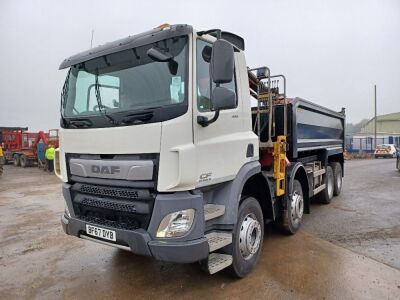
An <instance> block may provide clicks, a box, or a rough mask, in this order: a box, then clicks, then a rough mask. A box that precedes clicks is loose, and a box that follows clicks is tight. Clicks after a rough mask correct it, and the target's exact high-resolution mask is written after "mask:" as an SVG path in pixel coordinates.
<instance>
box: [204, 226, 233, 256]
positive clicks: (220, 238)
mask: <svg viewBox="0 0 400 300" xmlns="http://www.w3.org/2000/svg"><path fill="white" fill-rule="evenodd" d="M206 238H207V241H208V246H209V248H210V252H214V251H215V250H218V249H221V248H222V247H225V246H227V245H229V244H231V243H232V233H227V232H220V231H213V232H210V233H208V234H206Z"/></svg>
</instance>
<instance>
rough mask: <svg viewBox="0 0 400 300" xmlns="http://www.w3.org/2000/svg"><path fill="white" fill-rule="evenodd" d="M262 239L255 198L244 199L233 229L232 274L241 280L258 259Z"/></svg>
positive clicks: (258, 207)
mask: <svg viewBox="0 0 400 300" xmlns="http://www.w3.org/2000/svg"><path fill="white" fill-rule="evenodd" d="M263 239H264V219H263V213H262V210H261V206H260V204H259V203H258V201H257V200H256V199H255V198H252V197H246V198H245V199H244V200H243V201H242V203H241V204H240V206H239V212H238V221H237V223H236V225H235V228H234V229H233V240H232V258H233V262H232V266H231V268H232V272H233V274H234V275H235V276H237V277H239V278H242V277H244V276H246V275H247V274H248V273H250V271H251V270H252V269H253V268H254V266H255V265H256V263H257V262H258V260H259V258H260V254H261V251H262V244H263Z"/></svg>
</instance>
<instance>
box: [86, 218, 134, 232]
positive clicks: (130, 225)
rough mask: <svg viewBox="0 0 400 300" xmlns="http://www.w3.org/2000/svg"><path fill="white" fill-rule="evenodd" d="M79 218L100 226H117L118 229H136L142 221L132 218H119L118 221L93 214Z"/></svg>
mask: <svg viewBox="0 0 400 300" xmlns="http://www.w3.org/2000/svg"><path fill="white" fill-rule="evenodd" d="M78 218H79V219H81V220H82V221H84V222H88V223H92V224H97V225H100V226H106V227H111V228H116V229H124V230H135V229H138V228H141V226H140V223H139V222H137V221H135V220H132V219H126V220H124V221H121V220H119V221H118V222H117V221H112V220H107V219H103V218H98V217H93V216H78Z"/></svg>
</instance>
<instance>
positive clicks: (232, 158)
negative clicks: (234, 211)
mask: <svg viewBox="0 0 400 300" xmlns="http://www.w3.org/2000/svg"><path fill="white" fill-rule="evenodd" d="M208 37H209V38H208V39H207V38H203V37H201V38H200V37H198V38H197V39H195V41H194V43H195V45H194V49H195V51H194V57H195V59H194V60H195V65H196V66H195V72H194V73H195V74H194V75H195V76H194V81H193V87H194V88H193V99H194V101H193V102H194V105H193V132H194V145H195V148H196V158H197V176H198V179H197V185H196V187H200V186H205V185H210V184H215V183H219V182H223V181H228V180H231V179H233V178H234V177H235V175H236V174H237V172H238V170H239V169H240V167H241V166H242V165H243V163H244V161H245V160H246V149H247V145H248V136H247V135H246V133H245V132H244V130H243V128H244V126H243V119H242V117H243V116H242V101H241V98H242V97H241V89H240V86H241V85H242V84H241V78H240V76H239V75H240V74H239V72H238V70H239V69H240V67H239V61H240V60H239V57H238V55H240V54H241V53H237V52H235V76H234V79H233V80H232V82H230V83H226V84H222V85H221V86H223V87H226V88H229V89H231V90H233V91H234V92H235V93H236V107H235V108H233V109H225V110H220V114H219V118H218V119H217V120H216V121H215V122H214V123H211V124H209V125H208V126H206V127H203V126H201V125H199V124H198V123H197V117H198V116H205V117H207V118H208V119H211V118H212V117H213V116H214V112H213V111H212V104H211V93H212V89H213V88H214V87H215V84H214V83H213V82H212V80H211V79H210V70H209V68H210V58H211V50H212V42H213V40H215V39H214V38H212V37H210V36H208ZM246 79H247V78H246ZM247 92H248V91H247Z"/></svg>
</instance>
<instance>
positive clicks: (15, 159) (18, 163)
mask: <svg viewBox="0 0 400 300" xmlns="http://www.w3.org/2000/svg"><path fill="white" fill-rule="evenodd" d="M13 158H14V166H16V167H19V166H20V164H21V162H20V160H19V155H18V154H15V155H14V157H13Z"/></svg>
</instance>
